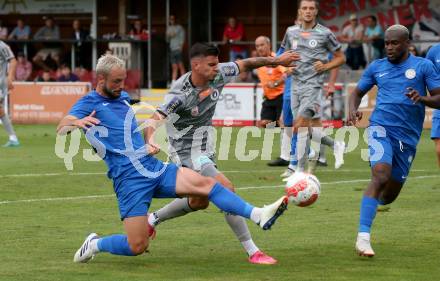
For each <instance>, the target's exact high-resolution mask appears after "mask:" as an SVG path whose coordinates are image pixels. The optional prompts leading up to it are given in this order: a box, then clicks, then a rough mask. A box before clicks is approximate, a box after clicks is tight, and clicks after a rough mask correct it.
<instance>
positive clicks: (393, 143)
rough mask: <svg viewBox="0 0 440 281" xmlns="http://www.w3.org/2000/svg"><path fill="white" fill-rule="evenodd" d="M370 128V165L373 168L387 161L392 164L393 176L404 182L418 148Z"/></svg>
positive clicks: (396, 179) (394, 178)
mask: <svg viewBox="0 0 440 281" xmlns="http://www.w3.org/2000/svg"><path fill="white" fill-rule="evenodd" d="M370 128H371V127H370ZM370 128H369V132H368V149H369V160H370V166H371V167H372V168H373V167H374V166H375V165H376V164H378V163H387V164H389V165H391V178H392V179H393V180H395V181H397V182H400V183H404V182H405V180H406V177H407V176H408V174H409V169H410V168H411V164H412V162H413V160H414V157H415V156H416V148H415V147H413V146H410V145H408V144H405V143H403V142H401V141H399V140H398V139H396V138H393V137H392V136H390V135H389V134H387V135H386V136H384V134H380V136H378V134H377V131H371V130H370Z"/></svg>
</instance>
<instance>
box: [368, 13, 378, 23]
mask: <svg viewBox="0 0 440 281" xmlns="http://www.w3.org/2000/svg"><path fill="white" fill-rule="evenodd" d="M369 18H370V19H371V20H372V21H374V22H377V18H376V16H373V15H371V16H369Z"/></svg>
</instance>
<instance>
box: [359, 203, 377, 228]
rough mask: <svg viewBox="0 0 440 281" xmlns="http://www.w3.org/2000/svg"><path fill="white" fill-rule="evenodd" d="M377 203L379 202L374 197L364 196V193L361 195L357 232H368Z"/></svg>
mask: <svg viewBox="0 0 440 281" xmlns="http://www.w3.org/2000/svg"><path fill="white" fill-rule="evenodd" d="M378 204H379V202H378V201H377V199H376V198H371V197H366V196H365V195H364V197H362V202H361V213H360V216H359V232H368V233H370V230H371V225H372V224H373V220H374V217H375V216H376V210H377V205H378Z"/></svg>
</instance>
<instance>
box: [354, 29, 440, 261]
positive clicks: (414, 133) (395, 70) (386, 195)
mask: <svg viewBox="0 0 440 281" xmlns="http://www.w3.org/2000/svg"><path fill="white" fill-rule="evenodd" d="M409 42H410V41H409V32H408V29H407V28H406V27H404V26H403V25H393V26H391V27H389V28H388V29H387V30H386V32H385V51H386V55H387V58H384V59H379V60H375V61H374V62H372V63H371V64H370V65H369V66H368V67H367V69H366V70H365V71H364V73H363V75H362V77H361V79H360V81H359V82H358V84H357V87H356V88H355V90H354V91H353V93H352V94H351V96H350V103H349V106H350V109H349V114H350V115H349V117H348V120H347V121H348V123H349V124H350V123H351V124H356V122H357V121H358V120H360V119H361V118H362V113H361V112H359V111H358V108H359V104H360V102H361V99H362V97H363V96H364V95H365V94H366V93H367V92H368V91H369V90H370V89H371V88H372V87H373V86H374V85H377V87H378V93H377V99H376V107H375V109H374V112H373V113H372V115H371V117H370V127H369V128H368V135H369V140H368V143H369V150H370V152H369V153H370V165H371V172H372V176H371V181H370V183H369V184H368V187H367V189H366V190H365V192H364V196H363V198H362V202H361V208H360V219H359V233H358V236H357V241H356V246H355V248H356V251H357V252H358V254H359V255H362V256H368V257H372V256H374V251H373V249H372V247H371V242H370V230H371V225H372V224H373V220H374V217H375V216H376V210H377V206H378V205H386V204H390V203H391V202H393V201H394V200H395V199H396V198H397V196H398V195H399V193H400V190H401V189H402V187H403V184H404V183H405V180H406V177H407V176H408V172H409V169H410V166H411V164H412V161H413V160H414V157H415V154H416V146H417V143H418V142H419V139H420V134H421V131H422V128H423V121H424V118H425V105H427V106H430V107H434V108H440V75H439V74H438V73H436V71H435V69H434V65H433V64H432V62H430V61H429V60H427V59H424V58H420V57H415V56H413V55H410V54H409V53H408V46H409ZM426 88H427V89H428V90H429V92H430V96H428V95H426Z"/></svg>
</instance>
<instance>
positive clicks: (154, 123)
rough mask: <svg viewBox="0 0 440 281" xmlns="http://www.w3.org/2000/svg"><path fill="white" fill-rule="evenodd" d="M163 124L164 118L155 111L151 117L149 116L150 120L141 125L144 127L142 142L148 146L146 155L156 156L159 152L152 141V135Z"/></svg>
mask: <svg viewBox="0 0 440 281" xmlns="http://www.w3.org/2000/svg"><path fill="white" fill-rule="evenodd" d="M164 122H165V117H164V116H163V115H162V114H160V113H159V112H157V111H155V112H154V113H153V116H151V118H150V119H148V120H147V121H146V123H145V125H144V124H142V126H145V128H144V140H145V143H146V144H148V146H147V147H148V148H147V149H148V154H157V153H159V152H160V147H159V145H157V144H156V142H155V141H154V133H155V132H156V129H157V128H158V127H160V126H161V125H162V124H163V123H164Z"/></svg>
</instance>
